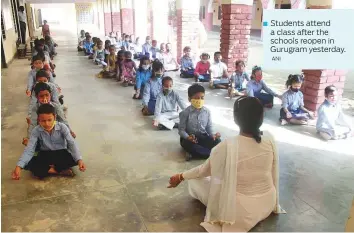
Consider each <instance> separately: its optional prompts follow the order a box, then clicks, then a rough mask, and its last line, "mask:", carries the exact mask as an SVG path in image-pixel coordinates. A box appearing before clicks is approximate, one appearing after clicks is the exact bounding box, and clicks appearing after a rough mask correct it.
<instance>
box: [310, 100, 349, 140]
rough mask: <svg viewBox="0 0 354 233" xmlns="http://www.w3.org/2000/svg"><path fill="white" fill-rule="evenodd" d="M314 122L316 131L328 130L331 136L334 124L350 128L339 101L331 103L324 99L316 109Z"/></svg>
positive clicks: (334, 127)
mask: <svg viewBox="0 0 354 233" xmlns="http://www.w3.org/2000/svg"><path fill="white" fill-rule="evenodd" d="M317 115H318V118H317V123H316V129H317V131H322V132H328V133H329V134H330V135H331V136H333V135H332V132H335V129H336V125H341V126H345V127H348V128H349V129H351V130H352V126H351V123H350V122H349V121H348V120H347V119H346V117H345V115H344V113H343V110H342V107H341V105H340V103H336V104H331V103H330V102H328V100H325V101H324V102H323V103H322V104H321V106H320V107H319V109H318V112H317Z"/></svg>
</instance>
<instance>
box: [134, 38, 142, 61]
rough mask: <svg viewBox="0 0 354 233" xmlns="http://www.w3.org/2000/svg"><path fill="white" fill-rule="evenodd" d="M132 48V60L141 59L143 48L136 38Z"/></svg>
mask: <svg viewBox="0 0 354 233" xmlns="http://www.w3.org/2000/svg"><path fill="white" fill-rule="evenodd" d="M131 46H133V57H134V59H140V58H141V57H142V52H143V46H142V44H141V43H140V38H139V37H137V38H136V39H135V42H134V43H132V44H131Z"/></svg>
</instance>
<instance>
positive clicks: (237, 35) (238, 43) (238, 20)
mask: <svg viewBox="0 0 354 233" xmlns="http://www.w3.org/2000/svg"><path fill="white" fill-rule="evenodd" d="M251 20H252V6H250V5H241V4H222V20H221V34H220V52H221V54H222V57H223V61H224V62H225V63H226V64H227V66H228V71H229V72H231V71H232V70H234V69H235V61H236V60H243V61H245V62H247V59H248V43H249V38H250V33H251V24H252V21H251Z"/></svg>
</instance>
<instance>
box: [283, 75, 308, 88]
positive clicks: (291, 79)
mask: <svg viewBox="0 0 354 233" xmlns="http://www.w3.org/2000/svg"><path fill="white" fill-rule="evenodd" d="M303 81H304V76H303V75H301V74H290V75H289V77H288V80H286V83H285V85H286V87H287V88H289V87H290V86H291V85H292V84H293V83H302V82H303Z"/></svg>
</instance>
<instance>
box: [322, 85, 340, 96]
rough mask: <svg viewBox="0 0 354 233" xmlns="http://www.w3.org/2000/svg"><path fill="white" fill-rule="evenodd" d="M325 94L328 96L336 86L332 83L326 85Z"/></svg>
mask: <svg viewBox="0 0 354 233" xmlns="http://www.w3.org/2000/svg"><path fill="white" fill-rule="evenodd" d="M324 91H325V96H328V95H329V94H332V93H333V92H335V91H337V88H336V87H335V86H333V85H330V86H327V87H326V88H325V90H324Z"/></svg>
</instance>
